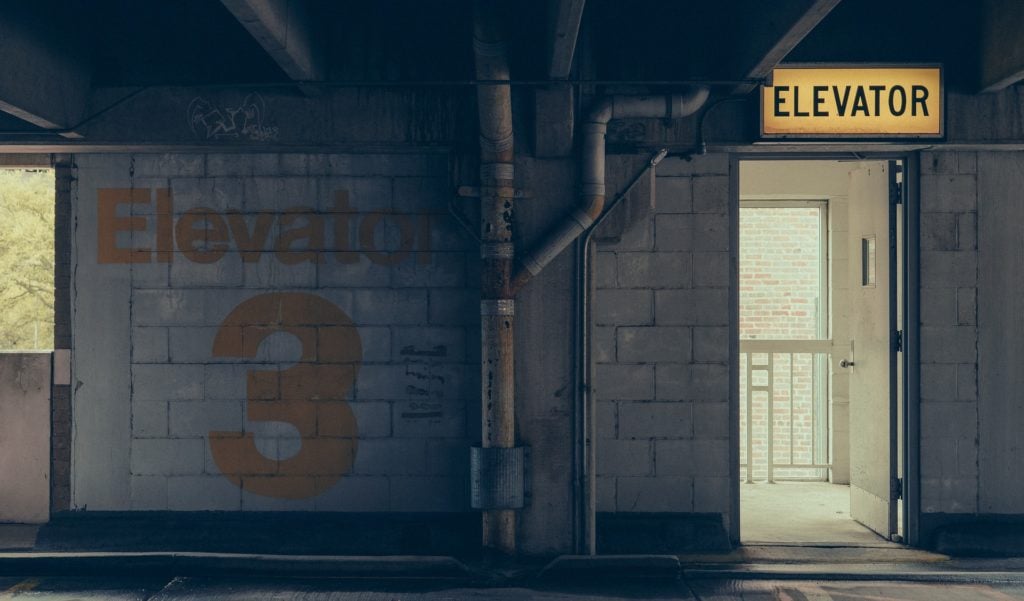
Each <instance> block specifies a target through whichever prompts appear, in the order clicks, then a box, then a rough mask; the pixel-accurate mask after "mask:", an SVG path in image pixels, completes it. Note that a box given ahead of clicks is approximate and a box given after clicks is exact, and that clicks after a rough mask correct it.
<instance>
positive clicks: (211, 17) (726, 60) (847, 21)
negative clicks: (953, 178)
mask: <svg viewBox="0 0 1024 601" xmlns="http://www.w3.org/2000/svg"><path fill="white" fill-rule="evenodd" d="M471 6H472V3H471V1H470V0H432V1H431V2H423V1H422V0H375V1H373V2H356V1H355V0H343V1H342V0H175V1H173V2H139V1H138V0H39V1H38V2H33V3H7V4H5V5H4V7H3V8H0V34H4V33H5V32H8V34H7V35H6V36H5V35H0V50H3V51H4V53H5V57H8V58H11V57H13V58H14V59H15V60H14V61H10V60H9V61H8V65H11V63H12V62H13V63H15V64H17V65H18V67H17V68H14V67H11V66H7V67H5V68H4V69H3V70H0V110H2V111H4V112H5V113H7V114H8V115H13V116H15V117H17V118H18V121H16V122H13V123H12V122H10V121H11V120H10V119H7V118H4V119H3V120H2V121H0V128H2V130H3V131H11V130H14V129H17V128H18V127H19V123H20V124H21V125H20V127H23V128H28V129H40V128H41V129H49V130H56V131H59V132H63V133H64V135H68V136H70V135H72V133H73V132H64V130H66V129H69V128H71V126H73V125H75V124H76V123H77V122H78V121H79V119H81V118H83V117H84V116H85V111H84V107H85V106H86V104H87V102H86V98H87V97H88V95H89V94H90V93H91V90H96V89H99V88H112V87H126V88H129V87H135V86H168V85H176V86H195V85H217V86H230V85H237V84H263V85H266V84H284V85H287V84H289V83H292V84H296V86H295V87H296V88H297V89H298V90H301V91H302V92H305V93H307V94H310V93H314V94H315V93H316V86H315V85H310V83H313V84H315V82H317V81H325V80H326V81H330V82H335V83H337V82H345V81H348V82H356V81H380V80H386V81H461V82H465V81H467V80H471V79H472V77H473V66H472V53H471V29H472V23H471V13H472V10H471ZM505 10H506V19H505V21H506V22H507V24H508V28H509V45H510V48H511V56H512V71H513V74H514V77H515V78H518V79H526V80H549V79H555V80H557V79H565V78H570V79H571V78H572V77H576V76H582V77H585V78H588V79H599V80H615V81H623V82H651V81H667V82H672V81H680V82H681V81H685V80H693V79H709V80H716V81H721V84H720V88H721V89H720V90H719V91H721V92H724V93H734V94H735V93H746V92H749V91H750V90H751V89H752V88H753V84H751V83H748V84H744V83H743V80H745V79H750V78H755V79H757V78H760V77H763V76H764V75H765V74H766V73H767V72H769V71H770V69H771V67H772V66H774V65H775V64H777V63H778V62H779V61H788V62H828V61H834V62H929V63H934V62H937V63H943V64H944V65H945V66H946V82H947V86H948V87H949V88H950V89H958V90H961V91H970V92H974V91H977V90H979V89H982V88H988V89H993V90H995V89H1000V87H1005V86H1006V85H1012V84H1013V83H1015V82H1016V81H1017V80H1019V79H1021V78H1022V77H1024V58H1020V57H1024V39H1021V38H1020V36H1016V35H1015V34H1014V35H1007V32H1008V31H1009V33H1014V31H1011V30H1007V28H1006V27H1005V26H1002V27H1000V24H1001V23H1015V22H1017V20H1024V3H1021V2H1019V0H985V1H984V2H976V1H975V0H947V1H945V2H938V3H937V2H935V1H934V0H901V1H900V2H892V1H891V0H772V1H771V2H766V1H764V0H706V1H703V2H681V1H678V0H631V1H630V2H623V1H622V0H517V1H512V0H509V1H507V2H506V3H505ZM985 23H987V24H988V25H984V24H985ZM1018 47H1019V48H1018ZM580 56H585V57H591V58H590V59H588V60H586V61H584V64H580V60H579V57H580ZM986 69H987V70H986ZM32 73H46V74H47V77H46V78H40V77H32V76H31V74H32ZM986 78H987V79H986ZM47 80H50V81H47ZM668 85H669V87H671V84H668ZM649 87H650V86H649ZM654 87H657V86H654Z"/></svg>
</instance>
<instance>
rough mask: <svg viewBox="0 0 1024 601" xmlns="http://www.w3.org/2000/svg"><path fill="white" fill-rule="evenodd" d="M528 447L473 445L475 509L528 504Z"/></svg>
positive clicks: (471, 495) (471, 482)
mask: <svg viewBox="0 0 1024 601" xmlns="http://www.w3.org/2000/svg"><path fill="white" fill-rule="evenodd" d="M524 450H525V449H524V447H513V448H510V449H503V448H498V447H488V448H483V447H470V449H469V502H470V507H472V508H473V509H521V508H522V507H523V505H524V504H525V496H526V495H525V494H524V493H525V485H524V482H525V480H524V478H523V471H524V470H523V464H524V463H525V462H524V456H525V454H524Z"/></svg>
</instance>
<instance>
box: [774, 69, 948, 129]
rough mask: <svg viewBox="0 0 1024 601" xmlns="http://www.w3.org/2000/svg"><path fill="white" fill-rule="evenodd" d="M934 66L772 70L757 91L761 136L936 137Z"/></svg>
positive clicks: (938, 92)
mask: <svg viewBox="0 0 1024 601" xmlns="http://www.w3.org/2000/svg"><path fill="white" fill-rule="evenodd" d="M943 101H944V98H943V89H942V68H941V67H938V66H898V67H897V66H861V65H856V66H853V65H843V66H817V65H806V66H804V65H790V66H785V67H779V68H776V69H775V70H774V71H773V72H772V77H771V81H770V82H769V83H768V84H766V85H764V86H762V87H761V137H762V138H769V139H770V138H778V139H800V138H812V139H845V138H854V139H857V138H860V139H865V138H867V139H871V138H941V137H942V136H943V123H944V122H945V118H944V115H943V111H944V110H945V106H944V102H943Z"/></svg>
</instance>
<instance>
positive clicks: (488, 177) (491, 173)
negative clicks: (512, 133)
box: [480, 137, 516, 182]
mask: <svg viewBox="0 0 1024 601" xmlns="http://www.w3.org/2000/svg"><path fill="white" fill-rule="evenodd" d="M509 140H510V141H511V140H512V138H511V137H509ZM509 147H510V148H511V146H509ZM515 173H516V167H515V165H513V164H512V163H484V164H483V165H480V181H481V182H490V181H494V180H506V181H512V180H513V179H515Z"/></svg>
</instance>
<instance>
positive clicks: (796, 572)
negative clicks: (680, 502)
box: [682, 563, 1024, 584]
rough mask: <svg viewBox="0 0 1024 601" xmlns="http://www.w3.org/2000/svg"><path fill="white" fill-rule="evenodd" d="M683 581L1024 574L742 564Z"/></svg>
mask: <svg viewBox="0 0 1024 601" xmlns="http://www.w3.org/2000/svg"><path fill="white" fill-rule="evenodd" d="M682 578H683V579H684V580H687V581H689V580H828V581H843V580H846V581H885V582H939V583H950V584H954V583H955V584H978V583H993V582H1007V583H1024V571H1005V570H963V569H956V568H954V567H952V566H950V567H949V568H946V569H943V568H941V567H936V566H935V565H927V564H923V565H899V564H891V563H890V564H801V565H796V564H740V565H732V566H689V567H687V566H684V567H683V568H682Z"/></svg>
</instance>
